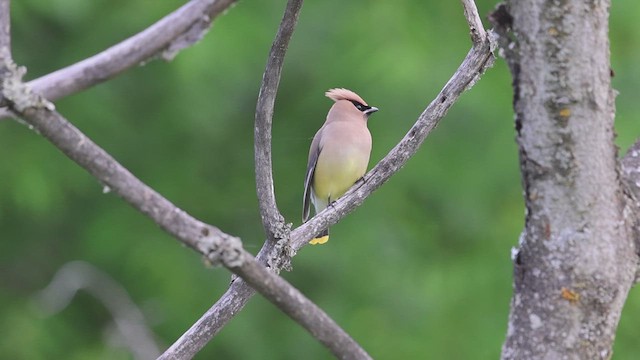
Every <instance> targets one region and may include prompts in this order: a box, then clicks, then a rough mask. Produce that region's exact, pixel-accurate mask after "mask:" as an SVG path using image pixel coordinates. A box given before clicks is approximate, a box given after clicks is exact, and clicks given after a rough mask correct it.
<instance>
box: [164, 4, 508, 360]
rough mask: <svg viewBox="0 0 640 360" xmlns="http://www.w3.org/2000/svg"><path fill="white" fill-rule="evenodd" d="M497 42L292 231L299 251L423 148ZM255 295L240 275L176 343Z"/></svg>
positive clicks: (485, 43)
mask: <svg viewBox="0 0 640 360" xmlns="http://www.w3.org/2000/svg"><path fill="white" fill-rule="evenodd" d="M470 13H471V14H475V16H476V17H475V20H474V21H473V22H469V26H470V27H471V26H472V24H473V23H481V20H480V18H479V17H477V14H478V12H477V11H472V12H470ZM494 45H495V44H494V43H493V40H492V38H490V37H489V36H487V34H486V33H485V37H484V38H482V39H480V40H479V42H478V43H474V46H473V48H472V49H471V50H470V51H469V53H468V54H467V56H466V58H465V59H464V61H463V62H462V64H461V65H460V67H459V68H458V70H457V71H456V72H455V74H454V75H453V76H452V77H451V79H450V80H449V82H447V84H446V85H445V87H444V88H443V89H442V90H441V91H440V93H439V94H438V96H437V97H436V99H435V100H433V101H432V102H431V104H429V106H428V107H427V108H426V109H425V111H424V112H423V113H422V114H421V115H420V117H419V118H418V120H417V121H416V123H415V124H414V126H413V127H412V128H411V130H409V132H408V133H407V135H406V136H405V137H404V138H403V139H402V141H400V143H399V144H398V145H396V147H395V148H394V149H393V150H391V151H390V152H389V154H387V156H385V158H384V159H382V160H381V161H380V162H379V163H378V164H377V165H376V167H375V168H373V170H371V171H370V172H369V173H368V174H366V175H365V181H364V182H363V183H361V185H360V186H359V187H358V186H356V187H353V188H352V189H351V190H350V191H348V192H347V193H346V194H345V195H344V196H342V197H341V198H340V199H338V201H336V202H335V203H334V204H333V206H330V207H329V208H327V209H326V210H324V211H322V212H321V213H320V214H317V215H316V216H315V217H314V218H313V219H311V220H309V221H308V222H306V223H305V224H303V225H301V226H299V227H298V228H296V229H295V230H293V231H292V232H291V242H290V246H291V249H292V250H293V251H294V252H295V251H298V250H300V249H301V248H302V247H303V246H304V245H306V244H307V243H308V241H309V240H310V239H311V238H312V237H313V236H315V234H317V233H318V232H319V231H320V230H322V229H324V228H326V227H327V226H330V225H333V224H335V223H336V222H338V221H339V220H340V219H342V218H343V217H344V216H346V215H347V214H348V213H350V212H351V211H353V210H354V209H355V208H357V207H358V206H360V205H361V204H362V203H363V202H364V199H365V198H366V197H367V196H368V195H369V194H370V193H371V192H373V191H374V190H375V189H377V188H378V187H380V186H381V185H382V184H383V183H384V182H386V181H387V180H388V179H389V178H390V177H391V176H392V175H393V174H394V173H396V172H397V171H398V170H399V169H400V168H401V167H402V166H403V165H404V164H405V163H406V161H407V160H408V159H409V158H410V157H411V156H413V155H414V154H415V153H416V152H417V150H418V148H419V146H420V144H422V142H423V141H424V140H425V138H426V137H427V136H428V135H429V133H430V132H431V131H432V130H433V129H434V128H435V127H436V126H437V124H438V123H439V122H440V120H442V118H443V117H444V116H445V115H446V113H447V111H448V110H449V109H450V108H451V107H452V106H453V104H454V103H455V102H456V101H457V99H458V98H459V97H460V95H461V94H462V93H463V92H464V91H465V90H468V89H470V88H471V87H472V86H473V85H474V84H475V82H476V81H477V80H478V79H479V77H480V76H481V75H482V73H483V72H484V71H485V70H486V69H488V68H489V67H491V65H492V64H493V60H494V55H493V52H492V50H493V48H494ZM274 256H280V255H279V254H277V253H276V254H274V251H273V242H269V241H267V242H265V244H264V246H263V247H262V249H261V250H260V252H259V253H258V255H257V256H256V258H257V259H258V260H259V261H260V262H261V263H266V262H267V261H272V262H274V263H279V261H278V259H275V260H274V259H273V257H274ZM253 295H254V291H253V289H252V288H250V287H249V286H248V285H247V284H246V283H244V282H243V281H240V280H237V281H234V282H233V283H232V284H231V286H230V287H229V289H228V290H227V292H225V293H224V294H223V295H222V296H221V297H220V299H219V300H218V301H217V302H216V303H215V304H214V305H213V306H212V307H211V308H210V309H209V310H207V312H206V313H205V314H204V315H203V316H202V317H201V318H200V319H198V321H197V322H196V323H194V324H193V325H192V326H191V328H190V329H189V330H188V331H187V332H186V333H185V334H184V335H183V336H182V337H181V338H180V339H178V340H177V341H176V342H175V343H174V344H173V345H172V346H171V348H175V349H179V348H184V347H186V346H189V345H190V344H189V343H190V342H196V343H198V344H199V346H204V345H205V344H206V343H207V342H208V341H209V340H211V338H213V337H214V336H215V335H216V334H217V333H218V332H219V331H220V330H221V329H222V328H223V327H224V326H225V325H226V323H227V322H228V321H229V320H230V319H231V318H233V316H235V314H237V313H238V312H239V311H240V310H242V308H243V307H244V305H245V304H246V303H247V301H248V300H249V298H250V297H251V296H253Z"/></svg>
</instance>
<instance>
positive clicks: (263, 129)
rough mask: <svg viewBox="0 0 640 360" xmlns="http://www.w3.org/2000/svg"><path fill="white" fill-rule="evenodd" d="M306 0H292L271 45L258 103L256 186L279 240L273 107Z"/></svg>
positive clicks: (268, 228) (265, 220) (283, 231)
mask: <svg viewBox="0 0 640 360" xmlns="http://www.w3.org/2000/svg"><path fill="white" fill-rule="evenodd" d="M302 1H303V0H289V2H288V3H287V7H286V9H285V12H284V15H283V17H282V21H281V23H280V27H279V28H278V33H277V34H276V37H275V39H274V40H273V45H271V51H269V57H268V60H267V65H266V68H265V70H264V75H263V76H262V85H261V86H260V94H259V95H258V102H257V105H256V121H255V167H256V190H257V193H258V200H259V205H260V215H261V218H262V226H263V227H264V230H265V233H266V235H267V239H268V240H270V241H275V240H277V239H282V238H285V237H288V233H287V232H288V231H287V230H288V229H287V227H286V225H285V221H284V217H283V216H282V214H280V211H279V210H278V205H277V204H276V197H275V194H274V189H273V174H272V169H273V166H272V162H271V124H272V120H273V107H274V103H275V101H276V93H277V92H278V84H279V83H280V74H281V73H282V65H283V63H284V56H285V54H286V52H287V48H288V46H289V40H291V36H292V35H293V31H294V30H295V27H296V23H297V21H298V16H299V14H300V9H301V8H302Z"/></svg>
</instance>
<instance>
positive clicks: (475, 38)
mask: <svg viewBox="0 0 640 360" xmlns="http://www.w3.org/2000/svg"><path fill="white" fill-rule="evenodd" d="M462 7H463V8H464V17H465V18H466V19H467V24H469V31H470V32H471V41H472V42H473V44H474V45H475V44H480V43H482V41H484V39H485V38H486V36H487V35H486V31H485V30H484V26H482V20H481V19H480V15H478V8H477V7H476V3H475V2H474V1H473V0H462Z"/></svg>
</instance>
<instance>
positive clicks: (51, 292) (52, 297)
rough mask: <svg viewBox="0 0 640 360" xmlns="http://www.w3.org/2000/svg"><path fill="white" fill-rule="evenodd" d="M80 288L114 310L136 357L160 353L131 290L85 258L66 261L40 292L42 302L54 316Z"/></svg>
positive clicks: (121, 329) (114, 317)
mask: <svg viewBox="0 0 640 360" xmlns="http://www.w3.org/2000/svg"><path fill="white" fill-rule="evenodd" d="M79 290H85V291H87V292H88V293H90V294H91V295H93V296H94V297H95V298H96V299H98V301H100V302H101V303H102V304H103V305H104V306H105V307H106V308H107V310H108V311H109V313H111V317H112V318H113V322H114V323H115V326H116V329H117V330H118V333H119V335H120V338H121V340H122V341H123V342H124V343H125V344H126V346H127V348H129V350H130V351H131V353H133V354H134V355H135V357H136V359H153V358H156V357H158V356H159V355H160V349H159V347H158V344H156V342H155V340H154V336H153V332H152V331H151V329H149V327H148V326H147V324H146V321H145V319H144V315H143V314H142V311H141V310H140V309H139V308H138V306H136V304H135V303H134V302H133V300H131V297H129V294H128V293H127V291H126V290H125V289H124V288H123V287H122V286H121V285H120V284H118V282H116V281H115V280H114V279H113V278H111V277H110V276H109V275H107V274H105V273H104V272H103V271H101V270H99V269H97V268H96V267H95V266H93V265H91V264H89V263H86V262H84V261H72V262H69V263H66V264H64V265H63V266H62V267H60V269H59V270H58V272H56V274H55V275H54V277H53V279H52V280H51V283H49V285H47V287H46V288H45V289H43V290H42V291H41V292H40V293H39V294H38V298H37V300H38V303H39V304H40V305H41V307H42V309H43V310H44V311H45V312H46V313H47V314H50V315H53V314H55V313H58V312H60V311H62V310H63V309H64V308H66V307H67V306H68V305H69V303H70V302H71V300H72V299H73V297H74V296H75V294H76V293H77V292H78V291H79Z"/></svg>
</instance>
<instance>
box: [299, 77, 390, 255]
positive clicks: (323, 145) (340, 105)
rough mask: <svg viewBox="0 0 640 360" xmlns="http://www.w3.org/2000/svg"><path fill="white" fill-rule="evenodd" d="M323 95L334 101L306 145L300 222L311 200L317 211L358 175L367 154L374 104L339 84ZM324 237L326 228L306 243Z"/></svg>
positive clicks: (305, 217)
mask: <svg viewBox="0 0 640 360" xmlns="http://www.w3.org/2000/svg"><path fill="white" fill-rule="evenodd" d="M325 96H326V97H328V98H329V99H331V100H333V101H334V104H333V106H331V109H329V113H328V114H327V119H326V121H325V122H324V124H323V125H322V127H321V128H320V130H318V132H317V133H316V134H315V136H314V137H313V141H312V142H311V146H310V148H309V161H308V163H307V172H306V174H305V178H304V198H303V201H302V222H303V223H305V222H307V221H308V220H309V217H310V208H311V203H313V205H314V208H315V213H316V214H317V213H319V212H320V211H322V210H324V209H325V208H326V207H327V206H329V204H331V203H333V202H334V201H336V200H337V199H338V198H339V197H340V196H342V195H344V193H345V192H346V191H347V190H349V188H350V187H351V186H352V185H353V184H355V183H356V182H357V181H358V180H359V179H361V178H362V176H363V175H364V174H365V172H366V171H367V166H368V165H369V156H370V155H371V133H370V132H369V128H367V120H368V119H369V115H371V114H373V113H374V112H376V111H378V108H377V107H374V106H369V105H368V104H367V103H366V101H364V100H363V99H362V98H361V97H360V96H359V95H358V94H356V93H355V92H353V91H351V90H347V89H343V88H334V89H330V90H328V91H327V92H326V93H325ZM328 240H329V229H328V228H327V229H325V230H323V231H322V232H321V233H320V234H318V235H317V236H316V237H315V238H314V239H312V240H311V241H309V243H310V244H312V245H317V244H324V243H326V242H327V241H328Z"/></svg>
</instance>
